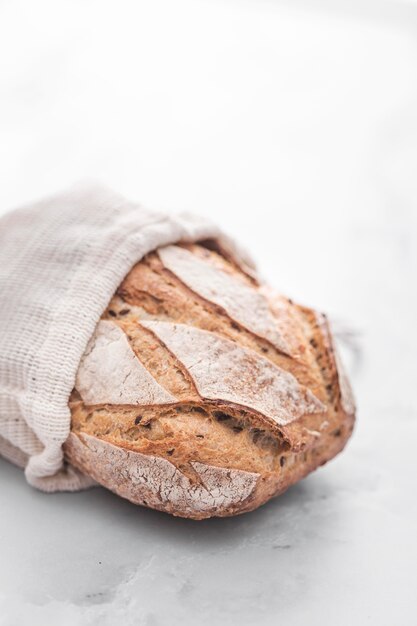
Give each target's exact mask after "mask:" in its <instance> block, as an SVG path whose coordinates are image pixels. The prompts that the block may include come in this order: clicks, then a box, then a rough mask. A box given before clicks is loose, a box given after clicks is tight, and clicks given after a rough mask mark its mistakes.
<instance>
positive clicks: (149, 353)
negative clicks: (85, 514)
mask: <svg viewBox="0 0 417 626" xmlns="http://www.w3.org/2000/svg"><path fill="white" fill-rule="evenodd" d="M92 278H93V277H92ZM70 408H71V414H72V425H71V434H70V436H69V438H68V440H67V442H66V444H65V455H66V458H67V459H68V461H69V462H70V463H72V464H73V465H74V466H76V467H77V468H79V469H80V470H81V471H82V472H84V473H86V474H89V475H90V476H92V477H93V478H94V479H95V480H96V481H97V482H99V483H101V484H102V485H104V486H105V487H107V488H109V489H111V490H112V491H114V492H115V493H117V494H119V495H120V496H122V497H124V498H127V499H129V500H130V501H131V502H134V503H136V504H140V505H144V506H148V507H151V508H154V509H159V510H161V511H166V512H168V513H171V514H173V515H178V516H182V517H189V518H194V519H203V518H208V517H212V516H220V517H221V516H229V515H236V514H238V513H243V512H246V511H250V510H252V509H255V508H256V507H258V506H260V505H261V504H263V503H265V502H266V501H267V500H269V499H270V498H272V497H273V496H276V495H278V494H280V493H282V492H283V491H285V490H286V489H287V488H288V487H289V486H290V485H292V484H293V483H295V482H296V481H298V480H300V479H301V478H303V477H304V476H306V475H307V474H308V473H309V472H311V471H312V470H314V469H315V468H317V467H319V466H320V465H323V464H324V463H326V461H328V460H329V459H331V458H332V457H334V456H335V455H336V454H337V453H338V452H340V451H341V450H342V448H343V447H344V445H345V443H346V441H347V439H348V438H349V436H350V434H351V432H352V429H353V424H354V412H355V407H354V402H353V398H352V393H351V390H350V386H349V383H348V381H347V379H346V376H345V374H344V373H343V370H342V366H341V364H340V360H339V358H338V355H337V352H336V349H335V346H334V343H333V339H332V336H331V333H330V331H329V325H328V323H327V320H326V317H325V316H324V315H322V314H320V313H317V312H315V311H313V310H311V309H308V308H306V307H302V306H299V305H296V304H294V303H293V302H292V301H291V300H289V299H287V298H284V297H282V296H281V295H279V294H277V293H275V292H274V291H273V289H271V288H269V287H266V286H264V285H263V284H260V282H259V281H258V279H257V277H256V275H255V274H254V272H253V271H252V270H251V269H249V268H248V267H246V266H244V265H242V264H238V263H237V261H236V260H235V259H234V258H233V257H231V256H230V255H229V254H228V253H227V252H226V251H225V250H223V249H222V248H221V247H220V246H219V244H218V243H217V242H215V241H204V242H200V243H199V244H181V245H175V246H174V245H170V246H167V247H164V248H160V249H159V250H157V251H155V252H152V253H151V254H149V255H147V256H146V257H145V258H144V259H143V260H142V261H141V262H140V263H138V264H137V265H136V266H135V267H133V269H132V270H131V271H130V273H129V274H128V275H127V276H126V278H125V280H124V281H123V283H122V284H121V285H120V287H119V289H118V291H117V293H116V294H115V295H114V297H113V299H112V300H111V302H110V304H109V306H108V308H107V310H106V311H105V313H104V314H103V316H102V319H101V320H100V322H99V324H98V325H97V328H96V331H95V335H94V336H93V337H92V339H91V341H90V342H89V345H88V347H87V349H86V351H85V354H84V356H83V358H82V361H81V363H80V367H79V370H78V374H77V380H76V386H75V389H74V390H73V392H72V395H71V399H70Z"/></svg>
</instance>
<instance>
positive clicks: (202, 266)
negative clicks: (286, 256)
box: [158, 246, 290, 353]
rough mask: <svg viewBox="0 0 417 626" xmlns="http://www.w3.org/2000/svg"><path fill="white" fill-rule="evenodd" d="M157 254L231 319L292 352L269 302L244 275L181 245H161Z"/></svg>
mask: <svg viewBox="0 0 417 626" xmlns="http://www.w3.org/2000/svg"><path fill="white" fill-rule="evenodd" d="M158 255H159V258H160V259H161V261H162V262H163V264H164V265H165V267H166V268H167V269H169V270H170V271H171V272H172V273H173V274H175V275H176V276H177V277H178V278H179V279H180V280H181V281H182V282H184V283H185V284H186V285H187V286H188V287H189V288H190V289H192V290H193V291H194V292H195V293H197V294H198V295H200V296H201V297H202V298H205V299H206V300H208V301H209V302H213V303H214V304H217V305H218V306H220V307H222V308H223V309H224V310H225V311H226V313H227V314H228V315H229V316H230V318H231V319H233V320H235V321H236V322H238V323H239V324H241V325H242V326H244V327H245V328H246V329H247V330H250V331H252V332H253V333H255V334H256V335H258V336H259V337H263V338H264V339H267V340H268V341H270V342H271V343H272V345H273V346H275V348H277V349H278V350H281V351H282V352H286V353H290V348H289V345H288V343H287V342H286V340H285V338H284V336H283V334H282V333H281V332H280V331H279V324H278V320H277V318H275V317H274V316H273V315H272V313H271V311H270V309H269V306H268V301H267V300H266V298H264V296H263V295H262V293H261V292H260V291H259V290H258V288H257V287H256V286H255V285H251V284H248V281H247V280H245V277H244V276H243V275H242V276H239V275H238V274H237V272H233V273H232V272H229V273H226V272H225V271H223V270H222V269H220V268H219V267H218V266H216V265H214V264H213V263H208V262H207V261H205V260H203V259H202V258H199V257H197V256H196V255H195V254H193V253H192V252H190V251H189V250H186V249H185V248H181V247H179V246H166V247H165V248H160V249H159V250H158Z"/></svg>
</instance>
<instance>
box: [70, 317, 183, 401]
mask: <svg viewBox="0 0 417 626" xmlns="http://www.w3.org/2000/svg"><path fill="white" fill-rule="evenodd" d="M75 388H76V390H77V391H78V392H79V394H80V396H81V397H82V399H83V401H84V402H85V403H86V404H88V405H93V404H106V403H109V404H138V405H141V404H167V403H171V402H176V398H175V397H174V396H173V395H171V394H170V393H169V392H168V391H166V389H164V388H163V387H161V385H160V384H159V383H158V382H157V381H156V380H155V379H154V378H153V376H152V375H151V374H150V373H149V372H148V370H147V369H146V368H145V367H144V365H143V364H142V363H141V362H140V361H139V359H138V358H137V356H136V355H135V353H134V352H133V350H132V348H131V347H130V344H129V341H128V339H127V337H126V334H125V333H124V332H123V330H122V329H121V328H120V327H119V326H117V324H115V323H114V322H111V321H107V320H101V321H100V322H99V323H98V324H97V327H96V330H95V333H94V335H93V337H92V338H91V339H90V342H89V344H88V346H87V349H86V351H85V353H84V356H83V358H82V360H81V363H80V366H79V369H78V373H77V379H76V384H75Z"/></svg>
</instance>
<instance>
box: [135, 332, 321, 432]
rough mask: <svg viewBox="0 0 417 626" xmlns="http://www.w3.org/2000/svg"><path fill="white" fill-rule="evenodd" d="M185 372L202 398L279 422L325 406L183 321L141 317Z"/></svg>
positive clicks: (265, 365) (286, 376)
mask: <svg viewBox="0 0 417 626" xmlns="http://www.w3.org/2000/svg"><path fill="white" fill-rule="evenodd" d="M142 325H143V326H145V327H146V328H148V329H149V330H151V331H152V332H153V333H155V335H156V336H157V337H159V339H161V340H162V341H163V342H164V343H165V345H166V346H167V347H168V349H169V350H170V351H171V352H173V354H174V355H175V356H176V357H177V358H178V359H179V361H181V363H182V364H183V365H184V366H185V367H186V368H187V370H188V372H189V373H190V375H191V377H192V379H193V381H194V383H195V385H196V387H197V390H198V392H199V393H200V395H201V397H202V398H206V399H211V400H215V399H217V398H218V399H220V400H227V401H228V402H233V403H235V404H240V405H243V406H246V407H250V408H252V409H254V410H255V411H259V413H261V414H262V415H264V416H265V417H269V418H271V419H273V420H274V421H275V422H277V423H278V424H281V425H285V424H288V423H289V422H291V421H293V420H295V419H297V418H298V417H300V416H301V415H304V414H306V413H323V412H325V411H326V406H325V405H324V404H323V403H322V402H320V400H319V399H318V398H316V397H315V396H314V395H313V394H312V393H311V391H310V390H309V389H306V388H305V387H303V386H302V385H300V384H299V383H298V381H297V379H296V378H295V377H294V376H293V375H292V374H290V373H289V372H285V371H284V370H282V369H280V368H279V367H277V366H276V365H274V364H273V363H271V361H269V360H268V359H265V358H263V357H261V356H259V355H258V354H256V352H254V351H252V350H248V349H246V348H242V347H240V346H239V345H237V344H236V343H234V342H233V341H230V340H229V339H224V338H222V337H219V336H217V335H215V334H214V333H210V332H207V331H206V330H200V329H199V328H195V327H193V326H188V325H185V324H172V323H170V322H159V321H146V320H143V321H142Z"/></svg>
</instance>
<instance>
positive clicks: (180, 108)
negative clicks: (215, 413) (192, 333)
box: [0, 0, 417, 626]
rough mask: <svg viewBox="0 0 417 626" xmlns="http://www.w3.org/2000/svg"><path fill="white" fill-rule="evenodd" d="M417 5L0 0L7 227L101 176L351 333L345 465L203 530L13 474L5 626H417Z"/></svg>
mask: <svg viewBox="0 0 417 626" xmlns="http://www.w3.org/2000/svg"><path fill="white" fill-rule="evenodd" d="M416 63H417V5H416V4H414V3H411V2H409V3H406V2H387V1H386V2H380V3H378V2H374V1H372V0H363V1H361V2H359V0H358V1H351V2H341V1H339V0H334V1H332V2H327V1H326V0H315V1H312V2H307V1H303V0H293V2H291V3H289V2H266V1H265V2H255V0H253V1H249V0H248V1H242V2H237V1H232V0H223V1H222V2H220V1H215V2H213V1H212V2H208V1H207V2H203V1H202V0H193V1H191V0H190V1H185V0H179V1H178V2H175V3H170V2H168V0H166V1H161V0H156V1H155V2H152V3H147V2H134V1H130V2H125V3H117V2H109V1H103V0H102V1H100V2H99V1H98V0H97V1H89V2H81V1H72V2H69V1H68V2H60V3H57V2H53V1H52V0H50V1H44V0H40V1H39V2H36V3H34V2H22V1H18V0H16V1H14V2H0V137H1V141H0V171H1V185H0V212H3V211H5V210H6V209H7V208H9V207H12V206H14V205H17V204H19V203H21V202H25V201H28V200H31V199H33V198H36V197H39V196H41V195H43V194H45V193H49V192H51V191H55V190H56V189H59V188H60V187H63V186H67V185H68V184H71V183H72V182H73V181H76V180H78V179H80V178H85V177H93V178H98V179H100V180H102V181H104V182H106V183H108V184H109V185H111V186H113V187H114V188H116V189H117V190H119V191H122V192H124V193H126V194H127V195H129V196H131V197H133V198H136V199H140V200H142V201H143V202H144V203H147V204H149V205H151V206H161V207H164V208H168V209H172V210H176V209H178V208H185V209H191V210H196V211H200V212H201V213H205V214H209V215H211V216H212V217H213V219H215V220H217V221H218V222H220V223H221V224H222V226H223V227H224V228H225V229H227V230H229V231H230V232H232V233H234V234H235V235H236V236H237V237H239V238H240V239H241V241H242V242H243V243H244V244H246V245H247V246H248V247H249V248H250V249H251V250H252V252H253V254H254V256H255V257H256V259H257V260H258V262H259V265H260V267H261V269H262V271H263V273H264V274H265V276H266V277H267V278H268V279H269V280H270V281H271V282H273V283H274V284H275V285H276V286H278V287H279V288H281V289H282V290H283V291H284V292H286V293H288V294H290V295H292V296H293V297H295V298H298V299H299V300H301V301H304V302H306V303H308V304H311V305H314V306H317V307H318V308H321V309H323V310H326V311H328V312H329V313H330V314H331V316H332V317H333V318H334V319H336V320H339V321H340V323H341V324H342V325H343V324H345V325H347V326H348V327H350V328H353V329H355V330H356V332H357V336H356V350H348V351H345V352H346V358H347V361H348V367H349V370H350V372H351V375H352V379H353V383H354V387H355V391H356V395H357V400H358V405H359V414H358V423H357V428H356V430H355V433H354V437H353V439H352V441H351V443H350V445H349V446H348V448H347V449H346V451H345V453H344V454H342V455H341V456H340V457H339V458H337V459H336V460H335V461H333V462H332V463H330V464H329V465H327V466H326V467H324V468H322V469H321V470H319V471H318V472H316V473H315V474H314V475H312V476H310V477H309V478H308V479H306V480H304V481H303V482H302V483H300V484H298V485H297V486H295V487H293V488H292V489H290V490H289V491H288V492H287V493H286V494H285V495H284V496H282V497H281V498H279V499H277V500H275V501H273V502H270V503H269V504H267V505H266V506H264V507H262V508H261V509H260V510H258V511H256V512H254V513H251V514H248V515H245V516H242V517H239V518H236V519H225V520H209V521H205V522H200V523H195V522H192V521H185V520H180V519H174V518H170V517H168V516H165V515H163V514H159V513H155V512H152V511H149V510H146V509H141V508H137V507H134V506H133V505H131V504H129V503H128V502H125V501H123V500H121V499H119V498H117V497H116V496H114V495H112V494H111V493H109V492H106V491H105V490H103V489H98V488H97V489H94V490H90V491H87V492H83V493H78V494H56V495H45V494H42V493H39V492H37V491H35V490H33V489H31V488H30V487H28V486H27V485H26V484H25V481H24V478H23V475H22V473H21V472H20V471H19V470H18V469H16V468H14V467H13V466H11V465H10V464H8V463H6V462H5V461H3V460H0V506H1V515H0V624H1V626H26V625H31V626H37V625H40V626H49V624H54V625H55V624H59V625H60V626H74V625H75V626H78V625H80V626H90V625H96V624H97V625H100V626H113V625H114V624H119V623H120V624H123V625H125V626H130V625H140V626H141V625H147V626H160V625H165V624H170V625H176V624H181V625H182V626H188V625H194V624H203V625H205V624H219V625H223V624H224V625H231V626H235V625H237V626H239V625H253V624H257V625H258V624H259V626H269V625H273V624H286V625H288V626H293V625H295V626H298V625H299V624H300V625H301V624H305V623H308V624H309V625H311V626H324V625H326V626H327V625H337V626H351V625H352V624H359V625H362V624H363V625H367V626H368V625H369V626H392V625H393V624H395V625H400V626H414V624H416V623H417V600H416V589H417V573H416V563H417V540H416V522H417V500H416V487H417V485H416V474H417V455H416V452H415V441H416V438H417V401H416V369H417V367H416V355H417V327H416V317H417V290H416V274H417V252H416V250H417V176H416V165H417V74H416Z"/></svg>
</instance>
